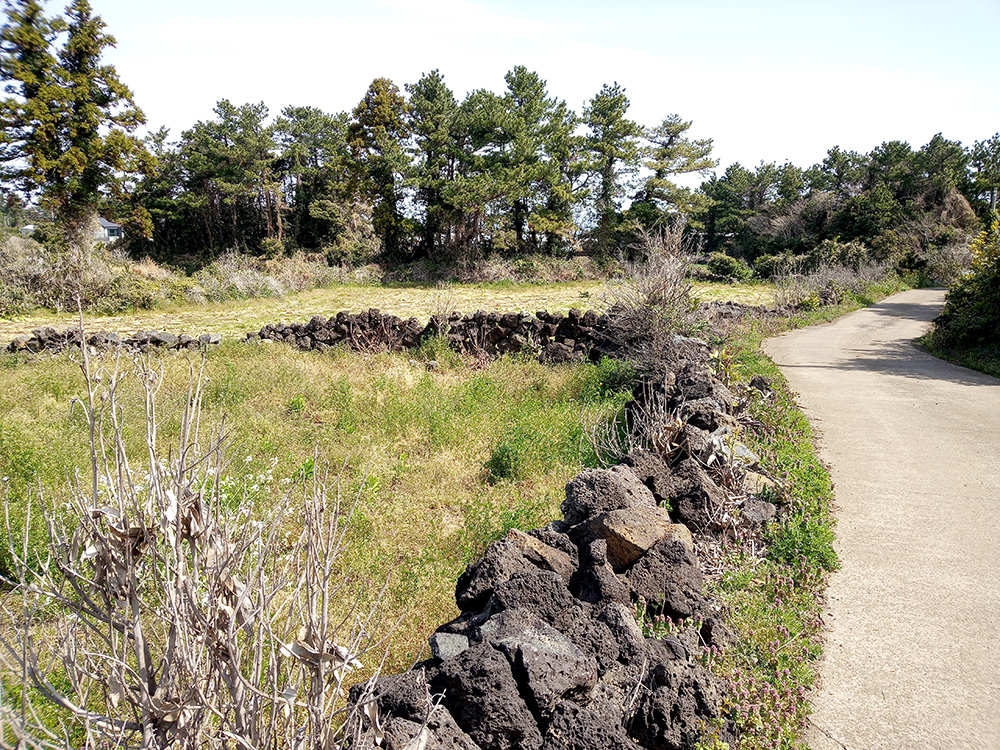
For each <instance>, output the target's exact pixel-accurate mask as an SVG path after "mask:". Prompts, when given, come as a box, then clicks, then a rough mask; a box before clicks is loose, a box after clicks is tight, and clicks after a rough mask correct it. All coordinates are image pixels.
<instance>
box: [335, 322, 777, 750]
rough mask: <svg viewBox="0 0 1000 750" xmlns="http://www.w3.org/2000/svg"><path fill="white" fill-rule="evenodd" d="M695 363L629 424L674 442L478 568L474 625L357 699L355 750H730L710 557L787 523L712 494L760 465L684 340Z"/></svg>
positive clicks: (464, 595)
mask: <svg viewBox="0 0 1000 750" xmlns="http://www.w3.org/2000/svg"><path fill="white" fill-rule="evenodd" d="M539 317H540V316H539ZM683 349H684V351H683V352H679V353H678V357H677V360H678V362H677V365H676V366H675V367H674V368H673V369H672V370H671V371H670V372H669V373H668V374H667V375H666V377H665V378H664V379H663V380H662V381H660V382H657V383H655V384H651V385H649V386H648V387H646V388H643V389H641V390H640V392H638V393H637V394H636V398H635V400H634V401H633V402H632V403H631V404H630V405H629V407H628V413H629V414H630V415H632V419H633V421H634V422H635V423H639V422H641V421H642V419H643V418H644V417H643V415H645V416H646V417H648V416H649V415H650V414H674V415H685V416H684V417H683V419H682V422H680V423H674V426H675V427H676V431H675V432H674V433H673V434H671V435H670V439H669V440H667V441H666V442H665V443H664V444H661V445H660V447H659V448H657V449H655V450H652V451H645V450H643V451H636V452H633V453H630V454H629V455H627V456H625V457H624V458H623V459H622V461H621V462H620V463H619V464H618V465H616V466H613V467H611V468H609V469H589V470H586V471H583V472H581V473H580V474H579V475H578V476H577V477H576V478H574V479H573V480H572V481H570V482H569V483H568V484H567V486H566V498H565V500H564V502H563V503H562V506H561V510H562V516H563V517H562V519H561V520H557V521H554V522H552V523H551V524H549V525H548V526H546V527H545V528H542V529H534V530H530V531H520V530H511V531H510V532H509V533H508V534H507V535H506V536H505V537H504V538H503V539H501V540H499V541H497V542H495V543H493V544H491V545H490V546H489V547H488V548H487V549H486V551H485V553H484V554H483V556H482V557H481V558H480V559H479V560H477V561H476V562H474V563H473V564H471V565H469V566H468V567H467V569H466V570H465V572H464V573H463V574H462V576H461V577H460V578H459V580H458V582H457V585H456V589H455V601H456V604H457V606H458V609H459V610H460V612H461V614H460V615H459V617H458V618H456V619H455V620H453V621H451V622H449V623H446V624H444V625H442V626H440V627H439V628H438V629H437V630H436V631H435V633H434V634H433V635H432V636H431V638H430V642H429V649H430V654H431V656H430V658H429V659H427V660H426V661H423V662H421V663H419V664H417V665H416V666H415V667H414V668H413V669H411V670H410V671H407V672H405V673H403V674H399V675H391V676H383V677H378V678H374V679H372V680H369V681H368V682H366V683H363V684H360V685H357V686H355V687H354V689H353V690H352V692H351V701H352V704H353V705H354V706H367V711H366V712H360V711H359V712H356V713H355V718H354V719H353V723H352V724H351V725H350V727H349V729H350V732H351V736H352V743H353V746H354V747H364V748H374V747H375V746H376V745H378V746H380V747H382V748H385V749H386V750H412V749H413V748H418V747H419V748H421V749H422V750H445V749H446V748H447V749H449V750H454V749H457V748H462V749H464V750H476V749H477V748H479V749H481V750H557V749H560V750H565V749H572V750H609V749H610V750H619V749H620V750H625V749H626V748H629V749H634V748H639V747H641V748H650V749H651V750H681V749H684V750H693V748H695V746H696V745H697V743H699V742H705V741H707V742H708V744H711V740H710V738H711V737H715V738H717V739H719V740H721V741H724V742H731V743H735V741H736V739H737V729H736V727H735V725H734V724H733V723H732V722H731V721H730V720H729V719H728V717H727V716H726V715H725V712H724V708H723V707H724V699H725V696H726V691H727V686H726V684H725V683H724V681H722V680H720V679H718V678H716V677H715V676H713V675H712V674H711V673H710V671H709V670H708V669H707V668H706V667H705V666H704V665H703V659H704V657H705V655H706V654H709V653H711V652H712V651H713V650H714V649H720V648H725V647H726V646H727V644H728V643H729V642H730V641H731V639H732V637H733V636H732V635H731V631H730V630H729V628H728V627H727V626H726V623H725V620H724V617H723V614H724V613H723V612H722V611H721V607H720V606H719V605H718V603H717V602H714V601H713V600H712V599H711V598H710V597H708V596H706V594H705V591H704V587H703V583H704V575H703V570H702V567H703V566H702V562H703V561H701V560H700V559H699V550H700V549H702V548H705V547H706V546H711V545H712V544H713V542H715V543H717V542H718V540H719V539H720V538H722V537H724V536H725V535H726V534H728V533H732V532H734V531H737V530H738V531H739V532H740V533H753V531H754V529H756V531H757V532H758V533H759V531H760V529H761V528H762V526H763V524H765V523H766V522H767V521H768V520H770V519H772V518H773V517H774V515H775V513H776V510H777V509H776V508H775V506H774V505H772V504H770V503H769V502H766V501H764V500H763V499H761V498H759V497H756V496H755V492H754V491H753V490H748V489H745V488H744V489H741V490H740V491H739V492H732V491H727V490H726V489H725V488H724V487H723V486H722V485H721V484H720V483H719V482H717V481H716V479H717V478H721V477H723V476H725V477H726V478H727V480H726V482H725V485H726V486H729V487H730V488H731V487H732V483H733V478H734V477H735V478H737V479H738V478H739V477H743V476H746V475H749V474H751V473H752V472H751V469H753V468H755V467H756V463H757V459H756V457H755V456H754V455H753V453H752V452H751V451H749V449H747V448H746V446H743V445H741V444H740V443H738V442H737V441H736V440H735V439H734V437H733V428H734V427H735V426H736V424H737V420H736V417H735V416H734V413H735V411H736V409H737V405H738V402H739V398H738V397H737V396H736V395H735V394H734V393H733V392H732V391H730V389H729V388H727V387H726V386H725V385H723V384H722V383H720V382H718V381H717V380H716V379H715V378H714V377H713V375H712V373H711V371H710V370H709V369H708V368H707V367H706V361H707V358H708V349H707V347H706V346H704V345H698V344H696V343H694V342H692V340H690V339H687V340H683ZM757 387H758V388H761V389H765V388H767V387H768V385H767V384H766V382H759V383H757ZM650 423H651V422H650ZM755 476H757V477H759V478H760V480H762V481H763V483H764V484H765V485H766V484H767V483H768V480H766V478H764V477H762V476H761V475H759V474H755ZM756 486H757V487H758V488H759V487H761V486H763V485H761V484H759V483H758V484H757V485H756ZM656 618H670V619H671V620H672V621H674V622H677V623H679V624H678V625H677V626H676V627H675V628H673V629H672V630H671V631H670V632H669V633H665V631H664V630H660V631H659V632H658V635H659V636H660V637H653V636H652V634H651V631H650V630H649V629H648V628H647V629H645V630H644V627H643V626H644V625H646V624H648V623H650V622H653V621H654V620H655V619H656Z"/></svg>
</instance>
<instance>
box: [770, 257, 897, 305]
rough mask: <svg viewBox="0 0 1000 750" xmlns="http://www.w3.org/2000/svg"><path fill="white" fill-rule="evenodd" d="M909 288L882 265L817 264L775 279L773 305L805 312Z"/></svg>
mask: <svg viewBox="0 0 1000 750" xmlns="http://www.w3.org/2000/svg"><path fill="white" fill-rule="evenodd" d="M910 286H911V284H910V283H909V282H908V281H907V280H906V279H904V278H903V277H901V276H900V275H899V274H898V273H897V272H896V271H895V270H894V269H893V268H890V267H889V266H885V265H871V264H867V265H866V264H862V265H858V266H850V265H820V266H819V267H817V268H816V269H815V270H813V271H811V272H809V273H790V274H786V275H784V276H780V277H777V278H776V279H775V291H774V302H775V305H776V306H778V307H797V308H799V309H800V310H804V311H806V312H808V311H811V310H816V309H818V308H820V307H825V306H839V305H841V304H844V303H846V304H848V305H851V304H855V305H857V306H863V305H868V304H871V303H872V302H873V301H875V299H878V298H881V297H884V296H886V295H888V294H892V293H894V292H897V291H902V290H903V289H907V288H910Z"/></svg>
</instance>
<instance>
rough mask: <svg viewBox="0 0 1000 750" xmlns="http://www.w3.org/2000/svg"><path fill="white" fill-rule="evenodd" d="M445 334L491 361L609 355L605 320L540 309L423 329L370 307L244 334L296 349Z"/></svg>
mask: <svg viewBox="0 0 1000 750" xmlns="http://www.w3.org/2000/svg"><path fill="white" fill-rule="evenodd" d="M436 335H440V336H444V337H446V338H447V340H448V342H449V344H450V345H451V347H452V348H454V349H456V350H457V351H461V352H466V353H471V354H478V355H483V356H486V357H496V356H500V355H503V354H508V353H511V352H521V351H531V352H535V353H538V354H539V356H540V357H541V359H542V360H543V361H560V362H562V361H569V360H581V359H583V358H584V357H585V356H587V355H588V354H590V353H593V354H591V356H594V357H599V356H601V355H602V354H613V353H614V350H615V347H614V345H613V344H612V343H611V341H610V340H609V337H608V317H607V315H598V314H597V313H596V312H594V311H593V310H590V311H588V312H586V313H584V312H582V311H580V310H576V309H573V310H570V311H569V313H568V314H567V315H563V314H562V313H549V312H547V311H545V310H540V311H539V312H537V313H535V314H534V315H532V314H530V313H487V312H483V311H482V310H480V311H478V312H475V313H468V314H464V315H463V314H462V313H451V314H450V315H447V316H443V315H435V316H432V317H431V319H430V322H428V323H427V324H426V325H423V324H421V323H420V321H418V320H417V319H416V318H410V319H409V320H403V319H402V318H399V317H396V316H395V315H387V314H384V313H382V312H381V311H380V310H377V309H371V310H366V311H363V312H361V313H357V314H351V313H348V312H340V313H337V314H336V315H334V316H332V317H330V318H324V317H323V316H320V315H316V316H314V317H313V318H312V319H311V320H310V321H309V322H308V323H281V324H277V325H266V326H264V327H263V328H261V329H260V331H259V332H251V333H248V334H247V339H248V340H250V341H280V342H284V343H286V344H289V345H291V346H294V347H296V348H298V349H304V350H315V351H326V350H328V349H329V348H330V347H332V346H335V345H338V344H341V345H344V346H349V347H351V348H354V349H367V350H382V351H385V350H388V351H397V350H400V349H412V348H414V347H417V346H419V345H420V343H421V342H422V341H423V340H424V339H425V338H426V337H428V336H436Z"/></svg>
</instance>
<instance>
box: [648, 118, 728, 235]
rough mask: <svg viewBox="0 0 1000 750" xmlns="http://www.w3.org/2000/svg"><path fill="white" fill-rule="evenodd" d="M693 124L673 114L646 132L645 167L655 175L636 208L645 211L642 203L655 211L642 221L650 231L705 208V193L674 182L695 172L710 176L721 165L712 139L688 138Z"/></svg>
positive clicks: (649, 179)
mask: <svg viewBox="0 0 1000 750" xmlns="http://www.w3.org/2000/svg"><path fill="white" fill-rule="evenodd" d="M691 124H692V123H691V121H690V120H682V119H681V118H680V117H679V116H678V115H670V116H669V117H667V119H665V120H664V121H663V122H662V123H660V124H659V125H657V126H656V127H655V128H649V129H647V130H646V133H645V136H644V137H645V139H646V141H647V146H646V147H645V149H643V154H644V159H643V166H645V167H646V169H648V170H649V171H650V172H652V174H651V175H650V176H649V177H647V178H646V181H645V184H644V185H643V188H642V190H641V191H640V192H639V194H638V195H637V196H636V203H634V204H633V206H636V208H637V209H638V210H643V209H642V208H640V207H641V206H642V204H648V205H649V206H650V208H652V209H653V210H649V209H646V211H645V216H646V220H645V221H643V222H642V223H644V224H647V226H649V227H650V228H651V225H652V224H656V223H659V222H660V221H661V220H662V219H663V218H664V217H666V216H669V215H675V214H683V215H687V214H690V213H693V212H695V211H698V210H701V209H704V207H705V198H706V196H705V194H704V193H700V192H695V191H693V190H691V189H689V188H685V187H681V186H679V185H677V184H676V183H674V182H673V180H672V179H671V178H672V177H674V176H676V175H682V174H691V173H692V172H697V173H699V174H701V175H702V176H707V175H708V172H709V171H710V170H712V169H715V167H716V166H718V164H719V161H718V159H713V158H712V139H711V138H706V139H700V140H692V139H690V138H688V137H687V135H686V133H687V131H688V130H689V129H690V127H691ZM636 204H639V205H636ZM650 219H652V221H650Z"/></svg>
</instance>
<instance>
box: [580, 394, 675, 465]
mask: <svg viewBox="0 0 1000 750" xmlns="http://www.w3.org/2000/svg"><path fill="white" fill-rule="evenodd" d="M683 427H684V422H683V421H681V419H680V418H679V417H678V415H677V413H676V412H674V411H671V410H670V409H668V408H667V404H666V400H665V398H664V397H663V395H662V392H660V391H658V389H657V388H656V387H655V386H654V385H653V384H652V383H651V382H649V381H644V382H643V393H642V396H641V397H640V398H638V399H635V400H633V401H630V402H629V404H628V406H627V407H626V408H625V409H624V410H622V411H621V412H617V413H614V414H610V415H605V416H602V417H600V418H598V419H597V420H596V421H591V422H586V421H584V423H583V434H584V435H585V436H586V439H587V440H588V441H589V442H590V447H591V449H592V450H593V451H594V455H595V456H596V457H597V461H598V463H599V464H600V465H601V466H614V465H615V464H617V463H618V462H619V461H620V460H621V459H622V457H624V456H627V455H628V454H629V453H633V452H635V451H640V450H644V451H650V452H652V453H656V454H657V455H659V456H660V457H661V458H663V459H665V460H667V461H670V459H671V458H672V457H673V456H674V455H675V454H676V453H677V451H678V450H680V448H681V443H680V440H679V436H680V432H681V430H682V429H683Z"/></svg>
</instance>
